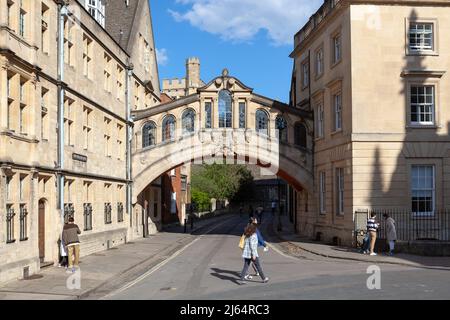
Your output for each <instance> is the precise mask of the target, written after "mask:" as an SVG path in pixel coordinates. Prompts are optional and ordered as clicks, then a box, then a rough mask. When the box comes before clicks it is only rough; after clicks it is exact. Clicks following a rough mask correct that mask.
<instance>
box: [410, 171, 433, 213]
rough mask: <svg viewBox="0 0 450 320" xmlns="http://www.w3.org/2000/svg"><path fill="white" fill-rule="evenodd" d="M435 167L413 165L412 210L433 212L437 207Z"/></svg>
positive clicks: (415, 211) (414, 211)
mask: <svg viewBox="0 0 450 320" xmlns="http://www.w3.org/2000/svg"><path fill="white" fill-rule="evenodd" d="M435 191H436V190H435V169H434V166H433V165H413V166H412V167H411V211H412V212H413V213H414V214H433V213H434V208H435Z"/></svg>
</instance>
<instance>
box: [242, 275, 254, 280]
mask: <svg viewBox="0 0 450 320" xmlns="http://www.w3.org/2000/svg"><path fill="white" fill-rule="evenodd" d="M244 279H245V280H252V279H253V277H252V276H251V275H249V274H248V275H246V276H245V277H244Z"/></svg>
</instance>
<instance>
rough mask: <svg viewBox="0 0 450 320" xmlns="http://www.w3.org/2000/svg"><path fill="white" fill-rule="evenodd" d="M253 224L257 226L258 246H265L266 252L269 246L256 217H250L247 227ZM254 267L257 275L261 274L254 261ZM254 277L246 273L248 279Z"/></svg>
mask: <svg viewBox="0 0 450 320" xmlns="http://www.w3.org/2000/svg"><path fill="white" fill-rule="evenodd" d="M252 224H254V225H255V226H256V236H257V237H258V248H259V247H264V252H267V251H269V247H268V246H267V243H266V241H265V240H264V238H263V236H262V234H261V231H260V230H259V228H258V220H257V219H256V218H253V219H250V221H249V223H248V225H247V227H248V226H250V225H252ZM252 267H253V270H255V276H256V277H257V276H259V272H258V269H257V267H256V265H255V263H254V262H252ZM252 278H253V277H252V276H251V275H246V279H247V280H251V279H252Z"/></svg>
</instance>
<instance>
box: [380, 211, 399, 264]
mask: <svg viewBox="0 0 450 320" xmlns="http://www.w3.org/2000/svg"><path fill="white" fill-rule="evenodd" d="M383 217H384V219H386V240H387V242H388V244H389V253H388V255H389V256H392V255H394V247H395V241H396V240H397V230H396V229H395V220H394V219H393V218H392V217H391V216H389V214H387V213H385V214H383Z"/></svg>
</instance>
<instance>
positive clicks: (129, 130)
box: [126, 64, 133, 228]
mask: <svg viewBox="0 0 450 320" xmlns="http://www.w3.org/2000/svg"><path fill="white" fill-rule="evenodd" d="M132 75H133V65H132V64H130V65H129V66H128V67H127V76H126V119H127V140H126V141H127V142H126V144H127V145H126V148H127V151H126V153H127V154H126V171H127V172H126V179H127V212H128V214H129V215H130V228H132V227H133V214H132V196H133V194H132V183H131V177H132V171H131V170H132V168H131V140H132V138H133V126H132V122H133V119H132V118H131V106H130V98H131V94H130V91H131V86H130V78H131V77H132Z"/></svg>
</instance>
